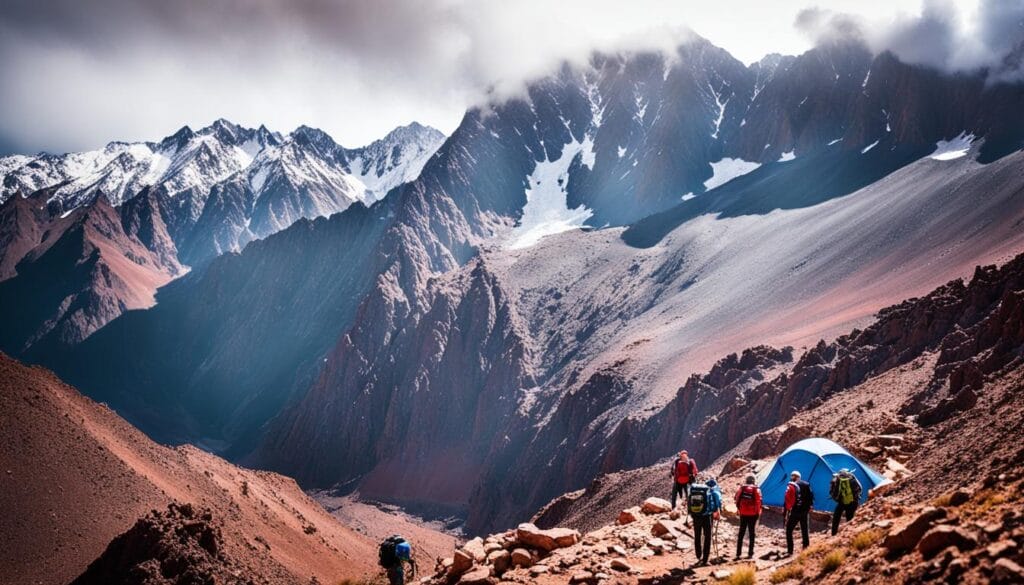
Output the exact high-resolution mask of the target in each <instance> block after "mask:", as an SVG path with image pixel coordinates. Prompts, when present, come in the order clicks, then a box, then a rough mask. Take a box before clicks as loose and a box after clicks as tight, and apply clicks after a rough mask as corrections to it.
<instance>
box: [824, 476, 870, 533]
mask: <svg viewBox="0 0 1024 585" xmlns="http://www.w3.org/2000/svg"><path fill="white" fill-rule="evenodd" d="M862 490H863V488H862V487H861V485H860V482H859V481H857V477H856V476H855V475H853V472H852V471H850V470H849V469H841V470H839V473H837V474H835V475H833V476H832V483H831V485H829V487H828V495H829V496H831V497H832V499H833V500H834V501H835V503H836V509H835V511H834V512H832V536H835V535H836V533H838V532H839V522H840V520H841V519H842V516H843V514H845V515H846V521H847V522H849V521H850V520H853V515H854V514H856V513H857V506H858V505H859V504H860V494H861V491H862Z"/></svg>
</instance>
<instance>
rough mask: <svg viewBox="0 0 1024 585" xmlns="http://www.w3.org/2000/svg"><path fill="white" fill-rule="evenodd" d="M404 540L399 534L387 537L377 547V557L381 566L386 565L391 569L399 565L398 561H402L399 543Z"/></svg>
mask: <svg viewBox="0 0 1024 585" xmlns="http://www.w3.org/2000/svg"><path fill="white" fill-rule="evenodd" d="M404 542H405V539H404V538H402V537H401V536H398V535H397V534H396V535H394V536H389V537H387V538H385V539H384V541H383V542H381V543H380V547H379V548H378V549H377V557H378V562H379V563H380V566H382V567H384V568H385V569H389V568H391V567H394V566H396V565H398V563H399V562H400V561H399V558H398V551H397V549H398V545H399V544H401V543H404Z"/></svg>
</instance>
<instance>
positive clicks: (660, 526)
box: [651, 520, 680, 538]
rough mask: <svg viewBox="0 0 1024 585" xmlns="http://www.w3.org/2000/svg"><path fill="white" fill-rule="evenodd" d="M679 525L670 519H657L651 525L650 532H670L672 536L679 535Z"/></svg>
mask: <svg viewBox="0 0 1024 585" xmlns="http://www.w3.org/2000/svg"><path fill="white" fill-rule="evenodd" d="M679 532H680V530H679V526H678V525H677V524H676V523H675V522H674V521H672V520H658V521H657V522H655V523H654V526H651V534H653V535H654V536H659V537H660V536H665V535H666V534H671V535H672V536H673V537H675V538H678V537H679Z"/></svg>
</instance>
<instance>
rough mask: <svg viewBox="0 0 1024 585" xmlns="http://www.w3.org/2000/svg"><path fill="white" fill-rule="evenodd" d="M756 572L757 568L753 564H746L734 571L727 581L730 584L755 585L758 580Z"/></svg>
mask: <svg viewBox="0 0 1024 585" xmlns="http://www.w3.org/2000/svg"><path fill="white" fill-rule="evenodd" d="M756 572H757V569H756V568H754V566H753V565H746V566H744V567H740V568H739V569H736V570H735V571H733V572H732V575H729V578H728V579H726V580H725V582H726V583H728V584H729V585H754V583H755V581H756V580H757V579H756Z"/></svg>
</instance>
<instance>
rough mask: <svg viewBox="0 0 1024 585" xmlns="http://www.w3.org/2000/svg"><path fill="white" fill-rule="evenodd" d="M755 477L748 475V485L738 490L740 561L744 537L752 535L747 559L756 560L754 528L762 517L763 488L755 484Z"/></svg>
mask: <svg viewBox="0 0 1024 585" xmlns="http://www.w3.org/2000/svg"><path fill="white" fill-rule="evenodd" d="M755 481H756V480H755V479H754V476H753V475H748V476H747V479H746V483H744V484H743V485H741V486H740V489H738V490H736V510H737V511H738V512H739V514H740V535H739V538H737V539H736V559H737V560H739V558H740V556H741V553H742V552H743V536H744V534H746V533H747V532H748V531H749V533H750V540H749V545H748V546H747V558H748V559H752V558H754V527H755V526H757V521H758V519H759V518H760V517H761V488H759V487H757V485H756V484H755V483H754V482H755Z"/></svg>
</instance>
